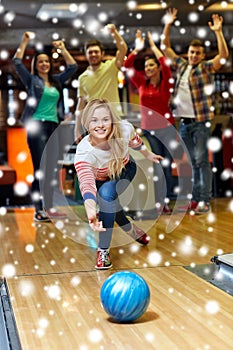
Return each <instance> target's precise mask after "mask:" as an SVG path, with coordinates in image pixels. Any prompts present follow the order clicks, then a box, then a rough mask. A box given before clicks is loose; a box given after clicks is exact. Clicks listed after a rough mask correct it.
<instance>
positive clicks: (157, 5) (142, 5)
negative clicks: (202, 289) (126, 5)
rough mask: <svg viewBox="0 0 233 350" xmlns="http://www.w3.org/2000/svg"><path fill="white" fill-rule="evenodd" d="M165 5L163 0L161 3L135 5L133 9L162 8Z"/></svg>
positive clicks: (149, 9)
mask: <svg viewBox="0 0 233 350" xmlns="http://www.w3.org/2000/svg"><path fill="white" fill-rule="evenodd" d="M166 6H167V4H166V3H165V2H162V3H161V4H141V5H137V6H136V8H135V10H141V11H153V10H162V9H164V8H165V7H166Z"/></svg>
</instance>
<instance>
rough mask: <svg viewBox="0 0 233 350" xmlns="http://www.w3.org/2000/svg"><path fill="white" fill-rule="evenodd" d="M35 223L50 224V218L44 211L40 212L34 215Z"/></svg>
mask: <svg viewBox="0 0 233 350" xmlns="http://www.w3.org/2000/svg"><path fill="white" fill-rule="evenodd" d="M34 221H37V222H50V221H51V220H50V218H49V217H48V215H47V214H46V213H45V212H44V211H43V210H38V211H36V212H35V214H34Z"/></svg>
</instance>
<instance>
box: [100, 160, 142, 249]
mask: <svg viewBox="0 0 233 350" xmlns="http://www.w3.org/2000/svg"><path fill="white" fill-rule="evenodd" d="M135 174H136V164H135V162H134V160H133V159H132V158H130V161H129V162H128V163H127V164H126V166H125V168H124V169H123V171H122V173H121V176H120V177H119V178H117V179H114V180H106V181H96V186H97V192H98V194H97V200H98V205H99V220H100V221H102V222H103V227H105V228H106V231H105V232H100V233H99V244H98V247H99V248H102V249H107V248H109V247H110V243H111V239H112V231H113V226H114V222H115V221H116V223H117V224H118V225H119V226H120V227H121V228H122V229H123V230H124V231H129V230H130V228H131V224H130V221H129V220H128V219H127V217H126V215H125V213H124V211H123V209H122V207H121V204H120V201H119V198H118V196H119V195H120V194H121V193H123V192H124V191H125V190H126V188H127V187H128V186H129V184H130V182H131V181H132V180H133V178H134V176H135Z"/></svg>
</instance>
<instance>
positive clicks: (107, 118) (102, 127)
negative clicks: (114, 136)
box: [88, 106, 112, 146]
mask: <svg viewBox="0 0 233 350" xmlns="http://www.w3.org/2000/svg"><path fill="white" fill-rule="evenodd" d="M111 131H112V116H111V113H110V111H109V110H108V108H106V107H105V106H99V107H97V108H95V109H94V112H93V114H92V116H91V119H90V122H89V127H88V132H89V135H90V139H91V143H92V145H94V146H96V145H100V144H101V143H103V142H104V141H107V140H108V136H109V135H110V133H111Z"/></svg>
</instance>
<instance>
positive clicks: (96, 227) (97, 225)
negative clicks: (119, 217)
mask: <svg viewBox="0 0 233 350" xmlns="http://www.w3.org/2000/svg"><path fill="white" fill-rule="evenodd" d="M88 221H89V225H90V228H91V229H92V230H93V231H98V232H103V231H106V228H104V227H103V222H102V221H99V220H98V219H97V218H93V219H89V220H88Z"/></svg>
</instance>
